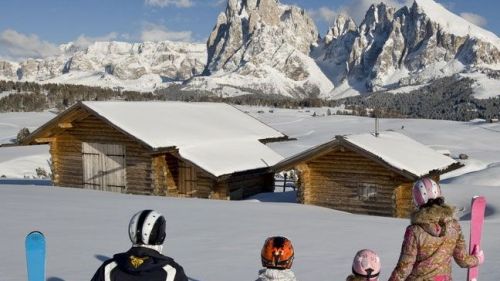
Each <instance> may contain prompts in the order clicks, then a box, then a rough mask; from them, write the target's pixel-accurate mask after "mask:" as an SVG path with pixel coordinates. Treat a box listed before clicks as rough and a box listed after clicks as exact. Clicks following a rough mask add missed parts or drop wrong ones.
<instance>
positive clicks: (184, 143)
mask: <svg viewBox="0 0 500 281" xmlns="http://www.w3.org/2000/svg"><path fill="white" fill-rule="evenodd" d="M286 138H287V137H286V136H285V135H283V134H282V133H280V132H278V131H276V130H274V129H272V128H270V127H269V126H267V125H265V124H263V123H262V122H260V121H258V120H257V119H254V118H253V117H251V116H249V115H247V114H245V113H243V112H241V111H240V110H238V109H236V108H235V107H233V106H230V105H227V104H221V103H218V104H217V103H183V102H80V103H78V104H76V105H74V106H72V107H71V108H69V109H67V110H66V111H64V112H62V113H61V114H59V115H58V116H56V117H55V118H54V119H52V120H51V121H49V122H47V123H46V124H44V125H43V126H41V127H40V128H39V129H37V130H36V131H34V132H33V133H32V134H31V135H30V136H28V137H27V138H26V139H25V140H24V143H25V144H31V145H34V144H47V143H48V144H50V154H51V158H52V166H53V167H52V169H53V180H54V185H56V186H66V187H78V188H87V189H96V190H105V191H113V192H121V193H132V194H152V195H165V196H178V197H198V198H215V199H241V198H245V197H248V196H250V195H253V194H256V193H260V192H264V191H272V190H273V189H274V177H273V172H272V171H270V168H269V167H270V166H273V165H274V164H276V163H278V162H279V161H281V160H283V158H282V157H281V156H280V155H278V154H277V153H275V152H274V151H272V150H271V149H270V148H268V147H267V146H266V145H265V144H264V143H266V142H272V141H277V140H283V139H286Z"/></svg>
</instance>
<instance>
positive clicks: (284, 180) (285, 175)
mask: <svg viewBox="0 0 500 281" xmlns="http://www.w3.org/2000/svg"><path fill="white" fill-rule="evenodd" d="M287 176H288V174H287V173H285V174H284V176H283V192H285V188H286V177H287Z"/></svg>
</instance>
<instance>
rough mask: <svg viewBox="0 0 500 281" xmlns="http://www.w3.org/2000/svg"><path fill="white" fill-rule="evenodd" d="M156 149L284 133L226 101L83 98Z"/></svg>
mask: <svg viewBox="0 0 500 281" xmlns="http://www.w3.org/2000/svg"><path fill="white" fill-rule="evenodd" d="M82 103H83V105H85V106H86V107H88V108H89V109H91V110H92V111H94V112H95V113H97V114H98V115H99V116H101V117H103V118H105V119H106V120H108V121H109V122H111V123H112V124H114V125H115V126H117V127H119V128H120V129H122V130H124V131H125V132H127V133H128V134H130V135H132V136H134V137H136V138H137V139H139V140H141V141H143V142H144V143H146V144H147V145H149V146H151V147H152V148H153V149H157V148H161V147H169V146H177V147H179V148H183V147H190V146H197V145H200V144H204V145H207V144H209V143H212V142H217V141H220V140H230V139H231V140H234V141H237V140H244V141H248V140H259V139H267V138H281V137H284V135H283V134H282V133H280V132H278V131H276V130H275V129H273V128H271V127H269V126H267V125H266V124H264V123H262V122H260V121H258V120H257V119H255V118H253V117H251V116H249V115H247V114H245V113H243V112H241V111H240V110H239V109H237V108H235V107H233V106H231V105H228V104H224V103H209V102H206V103H204V102H201V103H187V102H169V101H167V102H120V101H112V102H108V101H106V102H82Z"/></svg>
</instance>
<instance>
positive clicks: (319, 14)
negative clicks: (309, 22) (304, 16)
mask: <svg viewBox="0 0 500 281" xmlns="http://www.w3.org/2000/svg"><path fill="white" fill-rule="evenodd" d="M308 13H309V15H310V16H311V17H312V18H313V19H319V20H322V21H324V22H326V23H328V24H333V22H334V21H335V17H336V16H337V14H338V13H337V12H336V11H335V10H333V9H330V8H328V7H321V8H319V9H311V10H308Z"/></svg>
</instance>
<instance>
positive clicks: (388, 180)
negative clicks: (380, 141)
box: [297, 147, 411, 216]
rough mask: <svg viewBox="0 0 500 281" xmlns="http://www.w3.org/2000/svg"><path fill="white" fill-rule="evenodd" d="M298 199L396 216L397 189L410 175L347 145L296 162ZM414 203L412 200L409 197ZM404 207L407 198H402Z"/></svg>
mask: <svg viewBox="0 0 500 281" xmlns="http://www.w3.org/2000/svg"><path fill="white" fill-rule="evenodd" d="M297 169H298V170H299V173H300V176H301V179H300V190H299V192H298V196H299V201H300V202H301V203H304V204H312V205H318V206H324V207H328V208H333V209H337V210H343V211H347V212H351V213H361V214H371V215H382V216H394V215H396V214H397V212H396V211H395V208H396V207H395V204H394V190H395V189H396V188H397V187H398V186H400V185H402V184H403V183H407V182H409V180H408V179H406V178H404V177H402V176H401V175H399V174H396V173H395V172H393V171H391V170H389V169H387V168H386V167H384V166H382V165H381V164H379V163H377V162H375V161H373V160H371V159H369V158H367V157H365V156H363V155H361V154H359V153H356V152H354V151H352V150H349V149H348V148H345V147H338V148H336V149H335V150H333V151H331V152H329V153H327V154H324V155H321V156H318V157H316V158H314V159H312V160H309V161H307V162H305V163H302V164H300V165H298V166H297ZM409 202H410V204H411V201H409ZM400 204H402V205H403V206H405V208H406V207H407V206H408V201H407V202H406V203H404V202H403V201H401V202H400Z"/></svg>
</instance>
